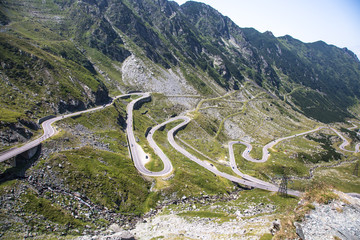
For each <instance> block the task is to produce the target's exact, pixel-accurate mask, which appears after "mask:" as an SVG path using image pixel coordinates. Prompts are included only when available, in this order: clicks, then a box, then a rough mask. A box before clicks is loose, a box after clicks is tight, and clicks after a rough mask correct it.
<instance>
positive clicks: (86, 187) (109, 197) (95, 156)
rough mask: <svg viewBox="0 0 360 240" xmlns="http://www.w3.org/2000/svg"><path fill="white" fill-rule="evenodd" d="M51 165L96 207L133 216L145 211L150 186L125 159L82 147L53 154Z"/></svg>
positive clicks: (131, 163) (114, 154) (68, 185)
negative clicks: (61, 166)
mask: <svg viewBox="0 0 360 240" xmlns="http://www.w3.org/2000/svg"><path fill="white" fill-rule="evenodd" d="M50 163H51V165H52V167H53V169H54V171H56V174H57V177H58V178H62V179H64V183H65V184H66V186H67V187H68V188H69V189H70V190H71V191H74V192H80V193H82V194H84V195H86V196H87V197H88V198H89V199H90V200H91V201H92V202H94V203H96V204H98V205H101V206H104V207H107V208H109V209H113V210H115V211H117V212H122V213H133V214H141V213H143V212H144V211H145V210H146V209H147V208H148V207H147V206H145V204H144V203H145V202H146V199H147V198H148V196H149V192H148V189H149V188H150V183H149V182H146V181H145V180H144V179H143V178H142V177H141V176H140V175H139V174H138V172H137V171H136V169H135V168H134V166H133V162H132V161H131V160H130V159H129V157H128V156H123V155H121V154H116V153H110V152H106V151H100V150H95V149H92V148H89V147H84V148H81V149H78V150H74V151H64V152H61V153H60V154H56V155H54V156H53V157H52V158H51V159H50ZM59 164H62V165H63V166H65V168H64V169H62V168H59Z"/></svg>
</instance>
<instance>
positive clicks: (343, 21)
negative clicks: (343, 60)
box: [175, 0, 360, 59]
mask: <svg viewBox="0 0 360 240" xmlns="http://www.w3.org/2000/svg"><path fill="white" fill-rule="evenodd" d="M175 1H176V2H177V3H179V4H180V5H181V4H183V3H185V2H186V0H175ZM197 2H203V3H206V4H208V5H210V6H212V7H213V8H215V9H216V10H218V11H219V12H220V13H222V14H223V15H225V16H228V17H230V18H231V19H232V20H233V21H234V22H235V23H236V24H237V25H238V26H239V27H253V28H255V29H256V30H258V31H260V32H265V31H271V32H272V33H273V34H274V35H275V36H277V37H279V36H284V35H286V34H288V35H290V36H292V37H294V38H296V39H299V40H300V41H303V42H315V41H318V40H322V41H324V42H326V43H328V44H333V45H335V46H337V47H341V48H343V47H347V48H348V49H350V50H351V51H353V52H354V53H356V54H357V56H358V58H359V59H360V0H197Z"/></svg>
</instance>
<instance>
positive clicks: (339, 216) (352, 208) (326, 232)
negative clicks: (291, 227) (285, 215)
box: [299, 193, 360, 240]
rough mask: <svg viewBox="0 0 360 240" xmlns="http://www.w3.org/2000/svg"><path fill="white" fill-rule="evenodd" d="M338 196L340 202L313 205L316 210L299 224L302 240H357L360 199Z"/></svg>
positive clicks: (342, 194)
mask: <svg viewBox="0 0 360 240" xmlns="http://www.w3.org/2000/svg"><path fill="white" fill-rule="evenodd" d="M338 194H339V195H340V200H337V201H333V202H331V203H330V204H328V205H315V207H316V209H315V210H314V211H312V212H311V213H310V214H308V215H306V216H305V220H304V222H303V223H301V224H299V225H300V226H301V228H302V231H303V235H304V238H303V239H309V240H310V239H311V240H322V239H336V238H335V237H338V238H340V239H349V240H350V239H351V240H352V239H354V240H355V239H359V237H360V199H357V198H352V197H349V196H348V195H346V194H344V193H338Z"/></svg>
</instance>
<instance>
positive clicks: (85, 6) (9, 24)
mask: <svg viewBox="0 0 360 240" xmlns="http://www.w3.org/2000/svg"><path fill="white" fill-rule="evenodd" d="M18 6H20V7H19V8H18V9H20V11H19V13H17V14H14V9H15V8H16V7H18ZM2 9H3V10H2V13H3V15H2V19H3V20H2V22H3V24H4V25H6V27H3V28H4V29H5V32H6V34H10V35H11V37H14V35H15V37H18V38H19V37H20V38H21V37H26V38H29V39H28V41H32V42H36V45H38V44H39V43H40V42H42V43H44V41H45V42H46V43H44V44H48V41H51V42H54V41H60V42H57V43H56V44H57V45H56V47H60V48H62V50H61V51H54V48H47V47H42V50H44V51H47V52H49V53H51V54H55V55H57V56H60V57H62V58H64V59H65V60H66V61H73V62H75V63H77V64H80V65H82V66H84V67H85V68H86V69H84V70H81V69H80V71H85V72H87V73H88V74H90V75H92V76H93V77H95V78H98V79H101V77H100V76H98V77H96V75H97V72H96V71H95V70H94V67H98V70H101V72H104V71H102V69H104V70H105V73H106V74H108V73H107V72H109V73H111V72H117V73H116V74H115V75H114V76H120V77H117V79H114V77H110V79H108V80H109V83H108V84H106V85H107V86H108V87H110V86H113V85H114V84H115V85H116V86H119V84H120V85H122V84H125V85H129V84H130V85H131V86H133V85H137V84H136V82H130V83H129V81H127V82H128V83H126V82H125V83H124V79H123V80H121V79H119V78H121V77H122V75H123V70H122V71H121V70H120V71H119V67H116V66H114V65H116V64H119V65H120V66H121V63H123V62H124V61H125V60H126V59H127V58H128V57H129V56H130V55H135V57H136V58H139V59H143V60H145V61H147V62H148V64H147V63H146V64H145V68H150V66H153V67H155V68H157V66H160V67H161V68H163V69H164V70H165V72H169V71H170V69H171V71H172V72H177V75H179V77H180V78H183V79H184V78H185V79H186V80H187V81H188V83H190V84H191V85H192V86H193V87H194V88H195V89H196V90H197V91H198V92H199V93H202V94H205V95H207V94H215V93H216V92H219V91H223V90H221V89H224V90H227V91H228V90H230V89H238V87H239V85H241V84H243V83H244V81H247V80H251V81H254V82H256V83H257V84H258V85H260V86H262V87H263V88H264V89H266V90H268V91H270V92H272V93H274V94H275V95H276V96H277V97H280V98H284V96H285V95H286V96H288V98H287V100H288V101H289V103H290V104H292V105H293V106H294V107H295V108H297V109H299V110H300V111H302V112H303V113H304V114H306V115H307V116H309V117H313V118H315V119H318V120H320V121H323V122H332V121H342V120H344V118H346V117H350V116H351V114H350V113H349V112H348V111H347V108H349V107H351V106H353V105H355V104H357V101H358V98H359V95H360V92H359V91H360V90H359V89H360V88H359V86H360V63H359V60H358V59H357V58H356V56H355V55H354V54H353V53H351V52H350V51H348V50H347V49H339V48H337V47H334V46H329V45H327V44H325V43H323V42H316V43H311V44H305V43H302V42H300V41H298V40H296V39H293V38H291V37H290V36H285V37H281V38H276V37H274V36H273V35H272V34H271V33H269V32H267V33H259V32H257V31H256V30H254V29H241V28H239V27H238V26H237V25H236V24H234V23H233V22H232V21H231V20H230V19H229V18H227V17H224V16H222V15H221V14H220V13H219V12H218V11H216V10H215V9H213V8H211V7H210V6H208V5H205V4H202V3H197V2H192V1H189V2H187V3H185V4H183V5H181V6H179V5H177V4H176V3H175V2H169V1H166V0H161V1H151V0H137V1H126V0H101V1H73V0H69V1H57V0H54V1H46V4H43V3H42V2H41V1H14V2H11V3H10V2H5V3H2ZM22 15H24V16H26V17H28V19H26V18H23V17H22ZM29 19H31V20H29ZM20 23H21V26H20ZM32 23H34V24H32ZM3 32H4V31H3ZM7 36H8V35H4V37H3V38H2V42H6V39H7ZM42 37H45V38H46V40H45V39H44V38H42ZM61 41H62V42H61ZM63 44H64V45H66V46H67V47H66V48H65V47H63V46H62V45H63ZM71 45H72V47H70V46H71ZM77 49H78V50H80V51H81V52H79V51H78V50H77ZM69 52H70V53H69ZM74 52H76V54H73V53H74ZM94 52H95V53H94ZM84 57H86V58H88V59H89V60H92V61H90V62H89V61H88V60H87V59H84ZM97 58H102V59H104V58H105V59H108V60H107V61H109V62H112V61H115V62H117V63H115V64H111V63H110V64H108V65H109V66H108V67H104V66H101V65H102V64H103V63H99V64H98V65H99V66H97V64H96V63H95V62H94V61H95V59H97ZM149 60H150V62H149ZM103 62H104V61H103ZM93 65H94V66H93ZM86 70H88V71H86ZM132 71H134V69H132ZM135 71H136V70H135ZM165 72H162V73H160V75H161V76H162V77H163V78H164V79H165V80H166V81H169V79H168V78H169V77H166V76H164V74H165ZM3 74H4V73H3ZM5 74H8V73H5ZM134 76H137V75H136V74H135V75H133V77H134ZM159 77H160V76H159ZM23 78H25V77H23ZM172 78H174V77H173V76H172ZM33 81H34V82H36V81H35V80H34V79H33ZM97 81H98V80H97ZM211 82H213V83H211ZM105 83H106V81H105ZM214 84H215V85H214ZM211 85H214V86H215V89H214V87H212V88H211V89H212V90H211V89H209V86H211ZM133 87H134V86H133ZM118 88H119V87H118ZM135 88H140V89H143V90H157V88H151V87H149V86H146V85H145V86H144V85H143V84H141V86H135ZM294 88H297V89H298V91H296V92H292V90H293V89H294ZM92 90H93V91H94V92H96V90H95V89H92ZM74 95H76V94H75V93H74ZM78 95H79V94H78ZM80 95H81V94H80ZM77 98H79V97H77Z"/></svg>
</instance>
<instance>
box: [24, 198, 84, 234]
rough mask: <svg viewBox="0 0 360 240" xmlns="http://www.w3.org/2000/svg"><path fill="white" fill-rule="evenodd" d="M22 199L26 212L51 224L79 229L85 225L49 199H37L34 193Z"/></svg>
mask: <svg viewBox="0 0 360 240" xmlns="http://www.w3.org/2000/svg"><path fill="white" fill-rule="evenodd" d="M22 198H23V201H24V202H25V207H24V208H25V210H26V211H29V212H32V213H36V214H40V215H43V216H44V217H45V219H47V220H49V221H51V222H54V223H59V224H62V225H68V226H70V227H73V228H79V227H83V226H84V225H85V223H84V222H82V221H80V220H77V219H75V218H74V217H73V216H72V215H71V214H70V213H69V212H67V211H65V210H64V209H62V208H61V207H60V206H58V205H56V204H53V203H51V201H50V200H48V199H45V198H41V197H37V196H36V195H34V194H32V193H28V194H25V195H23V196H22Z"/></svg>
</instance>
